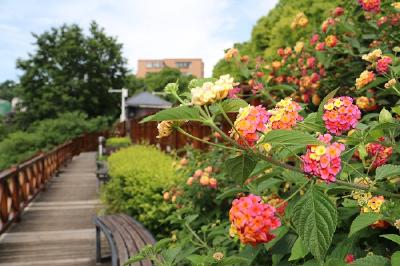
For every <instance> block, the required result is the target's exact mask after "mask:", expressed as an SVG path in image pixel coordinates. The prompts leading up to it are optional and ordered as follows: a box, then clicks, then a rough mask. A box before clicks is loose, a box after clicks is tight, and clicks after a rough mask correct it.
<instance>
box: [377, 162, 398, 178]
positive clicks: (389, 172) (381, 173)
mask: <svg viewBox="0 0 400 266" xmlns="http://www.w3.org/2000/svg"><path fill="white" fill-rule="evenodd" d="M397 175H400V165H394V164H385V165H382V166H379V167H378V168H376V172H375V180H381V179H384V178H387V177H392V176H397Z"/></svg>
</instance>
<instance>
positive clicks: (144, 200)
mask: <svg viewBox="0 0 400 266" xmlns="http://www.w3.org/2000/svg"><path fill="white" fill-rule="evenodd" d="M173 163H174V160H173V158H172V157H170V156H168V155H166V154H165V153H163V152H161V151H159V150H158V149H157V148H155V147H152V146H144V145H136V146H132V147H129V148H125V149H121V150H120V151H118V152H116V153H114V154H112V155H111V156H110V157H109V159H108V164H109V173H110V176H111V180H110V181H109V183H107V185H106V186H105V187H104V188H103V190H102V199H103V201H104V203H105V204H106V205H107V209H108V211H109V212H124V213H127V214H129V215H131V216H133V217H135V218H136V219H137V220H139V221H140V222H141V223H143V224H144V226H145V227H146V228H148V229H149V230H151V231H152V232H153V234H155V235H158V236H160V235H165V234H166V233H168V232H169V230H171V226H170V225H169V224H168V221H166V220H165V217H167V216H168V215H169V214H170V213H171V212H173V211H174V210H175V207H174V206H172V205H171V204H168V203H166V202H165V201H164V200H163V196H162V192H163V190H164V188H165V187H169V186H171V185H172V184H174V183H175V182H176V181H177V180H178V176H177V174H176V172H175V170H174V167H173Z"/></svg>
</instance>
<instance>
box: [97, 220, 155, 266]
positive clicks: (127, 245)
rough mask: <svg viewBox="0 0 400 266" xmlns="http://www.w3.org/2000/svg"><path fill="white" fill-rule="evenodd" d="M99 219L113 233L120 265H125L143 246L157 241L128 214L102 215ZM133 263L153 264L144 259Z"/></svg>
mask: <svg viewBox="0 0 400 266" xmlns="http://www.w3.org/2000/svg"><path fill="white" fill-rule="evenodd" d="M97 220H99V221H100V222H101V223H103V224H104V226H106V227H107V228H108V229H109V231H110V232H111V233H112V238H113V242H114V243H115V245H116V249H117V253H118V254H116V255H117V256H118V258H119V264H120V265H123V264H124V263H125V262H126V261H127V260H128V258H129V257H131V256H134V255H136V254H137V253H138V252H139V250H140V249H141V248H143V247H145V246H146V245H148V244H154V243H155V240H154V238H153V236H152V235H151V234H150V232H149V231H148V230H147V229H146V228H144V227H143V225H141V224H140V223H139V222H137V221H136V220H134V219H133V218H131V217H130V216H128V215H126V214H115V215H106V216H100V217H97ZM131 265H133V266H152V265H153V264H152V262H151V261H150V260H143V261H141V262H137V263H134V264H131Z"/></svg>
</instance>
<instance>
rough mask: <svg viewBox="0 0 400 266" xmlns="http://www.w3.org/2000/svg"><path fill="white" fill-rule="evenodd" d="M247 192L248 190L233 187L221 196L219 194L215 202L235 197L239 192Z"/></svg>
mask: <svg viewBox="0 0 400 266" xmlns="http://www.w3.org/2000/svg"><path fill="white" fill-rule="evenodd" d="M247 191H248V190H247V189H245V188H238V187H234V188H231V189H228V190H225V191H224V192H223V193H222V194H219V195H218V196H217V200H222V199H225V198H229V197H231V196H234V195H236V194H238V193H240V192H247Z"/></svg>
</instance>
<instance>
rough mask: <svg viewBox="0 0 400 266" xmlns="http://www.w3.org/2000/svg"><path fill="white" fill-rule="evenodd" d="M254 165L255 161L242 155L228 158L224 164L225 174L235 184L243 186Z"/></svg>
mask: <svg viewBox="0 0 400 266" xmlns="http://www.w3.org/2000/svg"><path fill="white" fill-rule="evenodd" d="M256 164H257V161H256V160H254V159H253V158H252V157H251V156H249V155H247V154H245V153H243V154H241V155H239V156H237V157H234V158H230V159H228V160H227V161H226V162H225V172H226V173H227V174H228V175H229V176H230V177H232V178H233V179H234V180H235V181H236V183H238V184H243V183H244V181H245V180H246V179H247V178H248V177H249V175H250V174H251V172H252V171H253V169H254V167H255V166H256Z"/></svg>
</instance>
